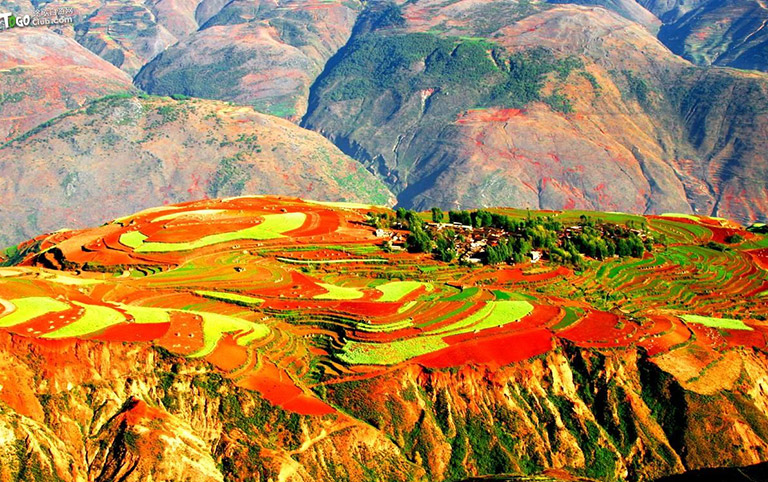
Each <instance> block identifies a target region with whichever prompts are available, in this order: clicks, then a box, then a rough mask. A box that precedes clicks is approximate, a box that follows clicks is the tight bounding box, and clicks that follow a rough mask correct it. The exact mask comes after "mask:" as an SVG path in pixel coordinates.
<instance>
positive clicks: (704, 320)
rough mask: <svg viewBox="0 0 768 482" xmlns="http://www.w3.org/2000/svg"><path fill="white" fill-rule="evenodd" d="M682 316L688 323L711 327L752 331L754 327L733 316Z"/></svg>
mask: <svg viewBox="0 0 768 482" xmlns="http://www.w3.org/2000/svg"><path fill="white" fill-rule="evenodd" d="M680 318H682V319H683V320H685V321H687V322H688V323H698V324H699V325H704V326H709V327H710V328H718V329H724V330H748V331H752V328H750V327H749V326H747V325H745V324H744V322H743V321H741V320H734V319H732V318H714V317H712V316H700V315H682V316H681V317H680Z"/></svg>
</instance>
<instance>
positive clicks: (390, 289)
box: [376, 281, 434, 301]
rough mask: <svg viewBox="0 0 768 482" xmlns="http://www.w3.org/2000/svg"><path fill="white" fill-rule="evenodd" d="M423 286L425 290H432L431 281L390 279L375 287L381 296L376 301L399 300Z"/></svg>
mask: <svg viewBox="0 0 768 482" xmlns="http://www.w3.org/2000/svg"><path fill="white" fill-rule="evenodd" d="M422 286H425V287H426V289H427V291H432V290H433V289H434V287H433V286H432V284H431V283H423V282H421V281H390V282H389V283H384V284H383V285H379V286H377V287H376V289H377V290H379V291H381V292H382V293H384V294H383V296H382V297H381V298H379V299H378V300H376V301H400V300H401V299H403V298H405V297H406V296H408V295H409V294H411V293H413V292H414V291H416V290H417V289H419V288H421V287H422Z"/></svg>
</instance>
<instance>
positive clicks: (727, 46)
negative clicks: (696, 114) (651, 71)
mask: <svg viewBox="0 0 768 482" xmlns="http://www.w3.org/2000/svg"><path fill="white" fill-rule="evenodd" d="M569 3H579V4H587V5H601V6H604V7H605V8H608V9H610V10H613V11H615V12H617V13H619V14H621V15H623V16H625V17H627V18H629V19H632V20H634V21H636V22H639V23H642V24H644V25H646V26H649V27H650V28H651V29H652V30H653V31H654V32H656V31H658V36H659V39H660V40H661V41H662V42H664V44H666V45H667V46H668V47H669V48H670V49H671V50H672V51H673V52H675V53H677V54H679V55H681V56H683V57H685V58H686V59H688V60H690V61H691V62H694V63H696V64H698V65H721V66H728V67H736V68H740V69H754V70H762V71H768V55H766V50H765V49H766V44H767V43H768V32H766V29H765V25H766V23H767V22H768V7H766V5H765V3H764V2H762V1H760V0H731V1H727V2H724V1H721V0H636V2H635V1H632V2H629V1H627V2H617V1H613V0H576V1H574V2H569ZM630 3H633V4H635V7H637V6H638V4H639V6H642V7H645V8H647V9H648V10H649V11H650V12H652V13H653V14H654V15H655V16H656V17H657V18H658V19H660V20H661V22H662V23H663V26H662V27H661V29H659V28H658V20H656V22H653V21H651V22H648V20H646V19H645V17H644V16H643V15H639V14H638V13H637V12H635V11H633V9H632V8H631V7H630V6H629V5H628V4H630ZM648 10H646V13H647V11H648Z"/></svg>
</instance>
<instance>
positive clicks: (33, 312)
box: [0, 297, 69, 328]
mask: <svg viewBox="0 0 768 482" xmlns="http://www.w3.org/2000/svg"><path fill="white" fill-rule="evenodd" d="M10 303H11V304H13V306H15V307H16V311H14V312H13V313H11V314H9V315H5V316H3V317H0V327H2V328H5V327H9V326H14V325H18V324H20V323H25V322H27V321H29V320H32V319H34V318H37V317H38V316H43V315H47V314H48V313H56V312H59V311H66V310H68V309H69V305H68V304H67V303H64V302H61V301H59V300H55V299H53V298H46V297H30V298H18V299H15V300H11V301H10Z"/></svg>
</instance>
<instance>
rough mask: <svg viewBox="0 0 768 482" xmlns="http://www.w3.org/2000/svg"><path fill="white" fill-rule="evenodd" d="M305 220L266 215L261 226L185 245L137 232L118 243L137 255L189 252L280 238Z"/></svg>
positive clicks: (296, 215)
mask: <svg viewBox="0 0 768 482" xmlns="http://www.w3.org/2000/svg"><path fill="white" fill-rule="evenodd" d="M305 219H306V214H304V213H283V214H268V215H266V216H264V221H263V222H262V223H261V224H258V225H256V226H253V227H251V228H246V229H241V230H239V231H232V232H229V233H218V234H212V235H209V236H204V237H202V238H200V239H196V240H194V241H189V242H186V243H157V242H146V239H147V236H145V235H144V234H142V233H140V232H139V231H131V232H128V233H124V234H122V235H120V243H121V244H124V245H125V246H128V247H130V248H133V249H134V251H136V252H137V253H167V252H171V251H189V250H193V249H199V248H203V247H205V246H210V245H213V244H218V243H225V242H227V241H237V240H240V239H254V240H267V239H277V238H282V237H283V233H285V232H288V231H293V230H294V229H298V228H300V227H301V226H302V225H303V224H304V220H305Z"/></svg>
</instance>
